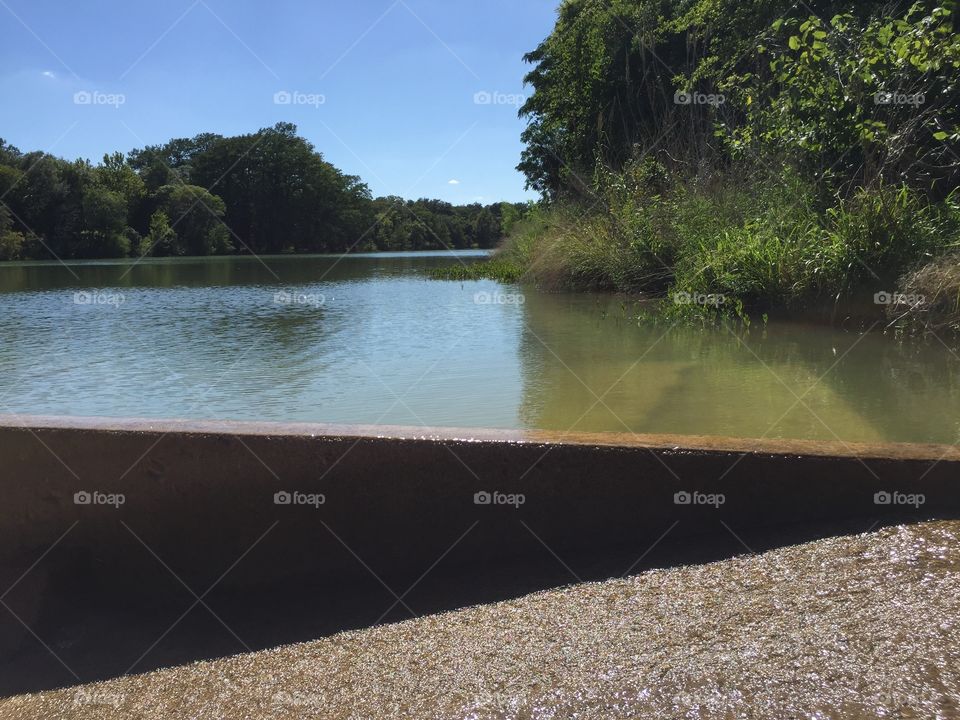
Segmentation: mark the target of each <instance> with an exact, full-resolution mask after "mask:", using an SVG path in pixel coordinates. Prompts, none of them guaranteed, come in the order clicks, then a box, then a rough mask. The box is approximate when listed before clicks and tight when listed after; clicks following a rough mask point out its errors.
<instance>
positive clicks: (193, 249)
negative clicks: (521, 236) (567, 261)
mask: <svg viewBox="0 0 960 720" xmlns="http://www.w3.org/2000/svg"><path fill="white" fill-rule="evenodd" d="M520 207H522V206H512V205H509V204H506V203H503V204H491V205H486V206H483V205H481V204H479V203H477V204H472V205H465V206H454V205H452V204H450V203H447V202H443V201H440V200H427V199H421V200H405V199H403V198H399V197H393V196H391V197H383V198H373V197H372V196H371V193H370V189H369V188H368V187H367V185H366V184H365V183H363V182H362V181H361V179H360V178H358V177H356V176H353V175H347V174H345V173H343V172H341V171H340V170H339V169H337V168H336V167H334V166H333V165H332V164H331V163H329V162H327V161H326V160H324V158H323V156H322V154H321V153H319V152H318V151H317V150H316V149H315V148H314V146H313V145H312V144H311V143H309V142H308V141H307V140H305V139H304V138H302V137H300V136H299V135H298V134H297V128H296V126H295V125H292V124H288V123H280V124H277V125H275V126H274V127H271V128H265V129H261V130H259V131H258V132H256V133H252V134H247V135H240V136H235V137H224V136H221V135H216V134H212V133H204V134H200V135H197V136H196V137H193V138H178V139H174V140H171V141H170V142H168V143H166V144H164V145H152V146H148V147H145V148H141V149H137V150H133V151H132V152H130V153H128V154H126V155H125V154H123V153H120V152H115V153H113V154H110V155H106V156H104V158H103V160H102V161H101V162H100V163H99V164H97V165H93V164H91V163H90V162H89V161H88V160H83V159H80V160H74V161H69V160H64V159H62V158H58V157H55V156H53V155H50V154H47V153H43V152H21V151H20V150H18V149H17V148H15V147H13V146H12V145H9V144H7V143H6V142H4V141H3V140H2V139H0V260H17V259H23V260H28V259H52V258H61V259H72V258H123V257H128V256H136V257H139V256H144V255H153V256H161V257H162V256H187V255H190V256H193V255H197V256H202V255H221V254H247V253H256V254H275V253H330V252H366V251H374V250H435V249H444V248H455V249H462V248H489V247H493V246H494V245H495V244H496V243H497V241H498V240H499V239H500V237H501V234H502V227H503V221H504V219H505V217H509V216H510V215H511V213H515V212H516V211H517V210H518V208H520Z"/></svg>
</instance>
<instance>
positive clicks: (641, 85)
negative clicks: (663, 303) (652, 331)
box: [476, 0, 960, 307]
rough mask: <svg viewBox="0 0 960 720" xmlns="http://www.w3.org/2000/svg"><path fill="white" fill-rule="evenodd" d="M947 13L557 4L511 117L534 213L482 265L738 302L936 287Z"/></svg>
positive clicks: (958, 88)
mask: <svg viewBox="0 0 960 720" xmlns="http://www.w3.org/2000/svg"><path fill="white" fill-rule="evenodd" d="M956 18H957V3H956V1H955V0H947V2H943V3H933V2H926V1H924V0H921V1H919V2H915V3H912V4H909V3H908V4H903V3H901V4H897V3H896V2H891V1H890V0H884V1H883V2H879V1H876V0H857V1H856V2H854V1H853V0H832V1H824V0H809V2H800V3H796V2H793V1H792V0H685V1H681V2H673V1H669V2H668V1H667V0H564V1H563V2H562V4H561V5H560V8H559V11H558V19H557V24H556V27H555V29H554V30H553V32H552V33H551V34H550V36H549V37H548V38H546V40H544V41H543V43H541V44H540V46H539V47H538V48H537V49H536V50H534V51H533V52H531V53H530V54H529V55H527V57H526V59H527V61H528V62H530V63H531V64H532V65H533V68H532V70H531V71H530V73H529V74H528V76H527V78H526V80H527V82H528V83H529V84H530V85H531V86H532V88H533V93H532V95H531V96H530V97H529V99H528V101H527V102H526V104H525V105H524V106H523V108H522V109H521V116H523V117H525V118H526V119H527V121H528V125H527V128H526V130H525V132H524V135H523V139H524V141H525V143H526V148H525V150H524V152H523V156H522V159H521V163H520V165H519V169H520V170H521V171H523V172H524V173H525V174H526V177H527V181H528V185H529V186H530V187H531V188H534V189H536V190H538V191H540V192H541V193H542V194H543V196H544V200H545V201H544V204H543V205H542V206H541V207H540V208H538V210H537V212H536V213H534V215H533V216H532V217H531V218H530V219H529V221H528V222H527V223H526V224H525V225H524V226H523V227H522V228H521V229H520V231H519V232H517V233H515V236H514V238H513V239H512V241H511V242H510V243H509V246H508V247H509V250H508V252H506V253H504V254H503V255H502V256H501V257H500V258H499V259H498V263H499V265H498V268H499V269H496V272H493V270H495V268H491V274H494V275H503V274H504V273H503V267H504V265H505V263H506V264H507V265H508V266H509V267H510V268H511V272H510V273H508V274H512V275H516V274H518V269H522V270H523V271H524V272H525V274H526V276H527V277H528V278H532V279H534V280H536V281H538V282H540V283H541V284H543V285H550V286H561V287H574V288H599V289H614V290H623V291H630V292H647V293H652V294H655V295H660V296H668V297H669V296H671V295H674V294H676V293H677V292H681V293H684V294H685V296H688V295H689V294H690V293H696V292H701V293H705V294H709V293H721V294H723V295H724V296H725V297H726V298H727V299H729V300H731V301H733V303H731V304H734V303H735V304H736V305H737V306H738V307H739V306H741V304H747V305H750V304H754V305H765V306H770V307H782V306H785V305H790V304H797V303H805V302H807V301H808V300H810V299H811V298H829V299H831V300H834V301H836V300H839V299H840V298H842V297H849V296H850V295H852V294H853V293H864V292H866V291H869V292H877V291H879V290H881V289H886V290H892V289H894V287H895V283H897V282H898V278H902V277H903V276H905V275H907V274H908V273H910V272H912V271H916V270H917V268H919V267H921V266H922V265H923V264H924V263H927V262H931V261H934V260H937V259H939V258H947V259H946V260H943V259H940V260H938V262H939V264H938V266H937V268H938V271H937V273H936V277H938V278H941V277H943V276H944V273H945V270H944V267H945V266H946V268H947V270H949V267H950V264H951V263H953V264H954V265H955V263H956V258H957V257H958V256H957V255H956V254H955V253H954V251H955V250H956V249H957V248H958V247H960V191H958V190H957V187H958V182H960V36H958V35H957V33H956V22H957V20H956ZM476 272H482V270H481V269H479V268H478V269H477V270H476ZM946 274H948V275H949V274H950V273H949V272H947V273H946ZM933 275H934V274H933V273H928V274H927V275H919V276H914V277H921V278H925V277H932V276H933ZM956 276H960V269H958V271H957V272H955V273H954V277H956ZM901 282H905V280H903V281H901ZM938 287H956V285H955V284H954V285H953V286H951V285H950V284H949V283H940V285H939V286H938ZM956 301H957V298H953V300H952V302H953V304H954V306H958V303H957V302H956Z"/></svg>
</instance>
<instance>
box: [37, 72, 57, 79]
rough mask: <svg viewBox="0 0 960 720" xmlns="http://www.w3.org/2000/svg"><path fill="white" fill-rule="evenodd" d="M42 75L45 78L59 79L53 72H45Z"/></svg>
mask: <svg viewBox="0 0 960 720" xmlns="http://www.w3.org/2000/svg"><path fill="white" fill-rule="evenodd" d="M40 74H41V75H43V76H44V77H45V78H53V79H54V80H56V79H57V76H56V75H55V74H54V73H53V72H51V71H50V70H44V71H43V72H42V73H40Z"/></svg>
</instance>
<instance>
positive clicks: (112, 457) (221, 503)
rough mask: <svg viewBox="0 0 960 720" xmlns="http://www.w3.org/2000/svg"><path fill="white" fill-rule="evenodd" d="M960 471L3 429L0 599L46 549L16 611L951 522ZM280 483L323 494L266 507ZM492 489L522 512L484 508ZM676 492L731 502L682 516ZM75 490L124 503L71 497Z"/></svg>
mask: <svg viewBox="0 0 960 720" xmlns="http://www.w3.org/2000/svg"><path fill="white" fill-rule="evenodd" d="M378 435H379V437H378ZM458 438H461V439H458ZM958 470H960V452H958V451H957V450H956V449H951V448H945V447H933V446H931V447H928V446H923V447H920V446H879V447H864V446H857V447H847V446H837V445H824V444H819V445H818V444H811V443H783V442H777V443H770V442H765V443H759V442H758V443H749V442H745V441H733V440H716V439H706V438H662V437H637V436H614V435H610V436H584V435H580V436H564V437H563V438H560V437H553V436H549V435H547V434H544V433H533V434H529V433H528V434H520V433H506V432H496V431H487V432H483V431H436V432H428V431H424V430H421V429H415V428H410V429H404V428H332V427H324V426H306V425H297V426H294V425H289V426H271V425H253V424H236V423H234V424H228V423H188V422H187V423H153V422H148V421H93V420H91V421H85V420H68V419H56V418H53V419H45V418H33V419H29V418H22V419H21V418H3V419H0V498H2V505H0V594H2V593H3V591H4V589H5V588H6V587H8V586H9V585H10V584H12V583H13V582H15V581H16V580H17V578H18V577H20V576H21V574H22V573H24V571H26V570H27V569H28V568H30V567H31V565H33V564H34V563H35V562H37V561H38V560H40V559H41V558H42V560H40V562H39V564H37V565H36V567H35V568H34V569H33V570H31V571H30V573H29V575H28V576H27V578H26V579H25V580H24V581H23V582H24V583H27V582H29V583H32V585H31V586H34V585H35V586H36V588H37V592H36V595H35V597H36V600H37V602H36V603H35V604H32V605H30V607H28V608H22V609H21V611H22V613H23V614H28V615H29V613H32V612H39V609H38V608H41V606H42V602H43V592H41V591H42V590H43V588H55V589H56V591H57V592H61V593H62V592H70V588H71V587H79V586H82V585H84V584H96V585H97V586H98V587H99V586H110V587H115V588H116V591H117V592H118V593H128V594H130V595H131V597H134V596H149V595H150V594H151V593H152V592H154V590H155V588H156V587H159V586H160V584H161V581H162V584H163V586H164V587H167V586H168V582H169V579H170V576H169V573H168V571H167V570H165V569H164V568H163V565H161V563H160V560H162V562H163V563H165V564H166V565H167V566H168V567H169V568H170V570H172V571H173V572H175V573H176V574H177V575H178V576H180V577H181V578H183V580H184V581H185V582H186V583H187V584H189V585H190V587H194V588H198V589H202V588H206V587H208V586H210V585H211V584H213V583H214V582H216V581H217V580H218V579H219V578H221V577H222V578H223V579H222V585H223V586H234V587H243V586H245V585H248V584H254V583H269V582H271V581H273V580H276V579H278V578H280V577H284V576H292V575H296V574H300V573H311V574H314V573H324V574H328V575H329V576H330V577H332V578H333V577H337V578H343V579H344V580H345V581H347V580H348V579H349V577H350V576H351V574H353V573H366V572H368V570H367V569H366V568H365V567H364V565H366V566H368V567H369V568H370V569H372V570H374V571H376V572H382V573H387V572H391V571H397V570H402V569H406V570H416V571H417V572H420V571H423V570H426V569H427V568H428V567H430V566H431V565H432V564H433V563H435V562H436V561H437V560H438V559H439V558H440V557H441V556H444V553H445V552H447V551H450V552H449V555H446V556H444V562H446V563H460V564H469V563H471V562H477V561H481V560H488V559H490V558H495V557H499V556H512V557H516V556H518V555H524V554H529V555H531V556H533V555H534V554H536V555H538V556H542V554H543V552H544V547H543V546H544V545H545V546H547V547H549V548H550V549H551V550H552V551H554V552H557V553H560V554H562V553H563V552H566V551H570V550H579V549H584V548H587V549H590V548H596V549H598V550H599V549H601V548H603V547H606V546H614V545H620V544H636V545H638V546H639V545H642V544H643V543H649V542H650V541H651V539H654V538H656V537H657V536H658V535H660V534H661V533H662V532H664V531H665V530H666V529H667V528H669V527H670V526H671V525H672V524H673V523H674V522H675V521H679V523H678V524H677V525H676V527H675V529H674V530H673V532H674V533H678V534H682V533H686V534H693V533H697V532H704V531H714V530H716V528H717V526H718V524H719V522H720V521H723V522H725V523H727V524H728V525H729V526H730V527H731V528H742V529H746V528H748V527H759V526H770V525H777V524H783V523H793V522H809V521H821V520H832V519H839V518H844V517H851V516H858V517H859V516H862V517H879V516H881V515H883V514H884V513H887V512H890V511H891V510H893V511H896V512H903V511H904V510H908V511H909V510H913V509H914V508H913V507H903V506H894V505H882V504H881V505H878V504H876V503H875V499H874V496H875V493H877V492H882V491H886V492H899V493H902V494H904V495H911V494H914V495H915V494H922V495H923V496H924V500H925V502H924V504H923V505H921V506H920V507H919V508H917V509H918V510H919V512H920V513H922V514H924V515H936V514H941V513H943V514H947V513H954V512H956V511H957V510H958V509H960V473H958ZM283 491H287V492H294V491H296V492H300V493H304V494H307V495H309V494H322V495H323V496H324V497H325V502H324V503H323V504H322V505H319V507H312V506H309V505H307V506H293V505H277V504H275V501H274V498H275V494H276V493H278V492H283ZM484 491H486V492H494V491H497V492H500V493H505V494H522V495H523V496H524V497H525V502H524V503H523V504H522V505H521V506H519V507H513V506H509V505H478V504H475V502H474V498H475V494H476V493H478V492H484ZM682 491H686V492H690V493H693V492H701V493H704V494H706V495H717V494H723V495H724V496H725V497H724V500H725V502H724V503H723V504H722V505H720V506H719V507H714V506H711V505H693V504H691V505H682V504H680V505H678V504H676V503H675V494H676V493H678V492H682ZM78 492H90V493H94V492H98V493H103V494H105V495H111V494H114V495H116V494H122V495H123V496H124V500H125V501H124V503H123V504H122V505H121V506H119V507H113V506H103V505H99V506H98V505H78V504H75V499H74V498H75V494H76V493H78ZM901 499H902V498H901ZM534 536H535V537H536V540H532V538H533V537H534ZM258 539H259V542H258ZM458 539H459V542H457V541H458ZM58 540H59V542H58ZM455 543H456V546H455V548H454V549H453V550H450V549H451V546H453V545H454V544H455ZM54 545H55V547H53V546H54ZM51 547H53V549H52V550H51ZM45 553H47V554H46V555H45ZM154 555H155V556H154ZM158 558H159V559H160V560H158ZM21 616H22V617H23V615H21ZM24 619H25V620H27V621H28V623H29V619H28V618H27V617H24ZM9 623H10V618H6V617H4V618H2V619H0V628H2V627H4V626H5V625H7V624H9ZM9 631H10V628H8V632H9Z"/></svg>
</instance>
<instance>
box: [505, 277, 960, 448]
mask: <svg viewBox="0 0 960 720" xmlns="http://www.w3.org/2000/svg"><path fill="white" fill-rule="evenodd" d="M526 297H527V302H526V305H525V312H526V318H527V326H526V328H525V330H524V333H523V337H522V341H521V357H522V359H523V373H524V398H523V404H522V410H521V416H522V418H523V422H524V423H525V424H526V425H528V426H531V427H544V428H549V429H556V430H562V431H565V430H568V429H571V427H574V429H577V430H582V431H610V432H628V431H633V432H637V433H678V434H709V435H734V436H744V437H759V436H764V435H765V436H766V437H800V438H811V439H824V440H835V439H837V437H838V436H839V437H840V438H841V439H843V440H847V441H871V440H899V441H905V442H944V443H950V442H956V441H957V440H958V439H960V424H958V423H960V420H958V418H957V416H956V413H955V408H956V407H958V406H960V360H958V359H957V358H956V357H955V356H953V355H952V354H951V353H950V352H949V351H947V350H946V349H945V348H943V346H942V345H940V344H939V343H935V342H934V343H900V342H897V341H895V340H894V339H893V338H891V337H890V336H887V335H883V334H880V333H871V334H869V335H867V336H866V337H864V336H861V335H859V334H857V333H845V332H839V331H835V330H833V329H830V328H826V327H822V326H814V325H803V324H786V323H784V324H771V325H769V326H768V327H767V328H763V327H758V326H756V325H755V326H754V327H753V328H752V330H751V331H749V332H745V331H743V330H742V329H738V330H737V331H736V333H734V332H733V331H732V329H731V330H728V329H725V328H723V327H720V328H696V327H688V326H682V327H675V328H673V329H671V328H670V326H669V325H667V324H663V325H652V324H643V325H638V324H637V322H636V321H635V320H632V319H630V318H631V317H635V316H636V310H635V308H633V307H631V306H629V305H627V306H623V305H622V304H621V302H620V300H618V299H616V298H610V297H603V298H596V297H592V296H582V295H543V294H539V293H533V292H531V293H528V294H527V296H526ZM538 338H539V339H538ZM658 340H659V341H658ZM541 341H543V342H541ZM544 344H546V345H547V346H549V348H550V349H547V347H545V346H544ZM554 353H556V356H559V358H558V357H555V355H554ZM641 358H642V359H641ZM638 361H639V362H638ZM634 363H636V365H634ZM631 368H632V369H631ZM571 371H572V372H571ZM574 373H575V374H576V377H575V376H574ZM578 378H579V379H578ZM615 383H616V384H615ZM611 386H613V389H610V388H611ZM608 390H609V393H608V394H607V395H606V396H604V398H603V402H604V404H605V405H606V406H608V407H604V405H603V404H598V403H596V397H595V395H598V396H602V395H603V394H604V393H607V392H608ZM591 391H592V392H591ZM791 391H792V392H791ZM594 394H595V395H594ZM797 396H799V397H801V398H802V400H803V403H804V404H805V405H807V406H808V407H809V408H810V409H809V410H808V409H807V408H806V407H804V404H800V403H798V402H797ZM591 407H592V409H590V408H591ZM608 408H609V409H608ZM791 408H792V409H791ZM811 411H812V412H811ZM584 413H586V414H585V415H584ZM581 416H582V417H581ZM818 418H819V419H818ZM821 420H822V422H821ZM825 425H826V427H825ZM771 426H772V427H771ZM628 428H629V430H628ZM831 431H832V432H831Z"/></svg>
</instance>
